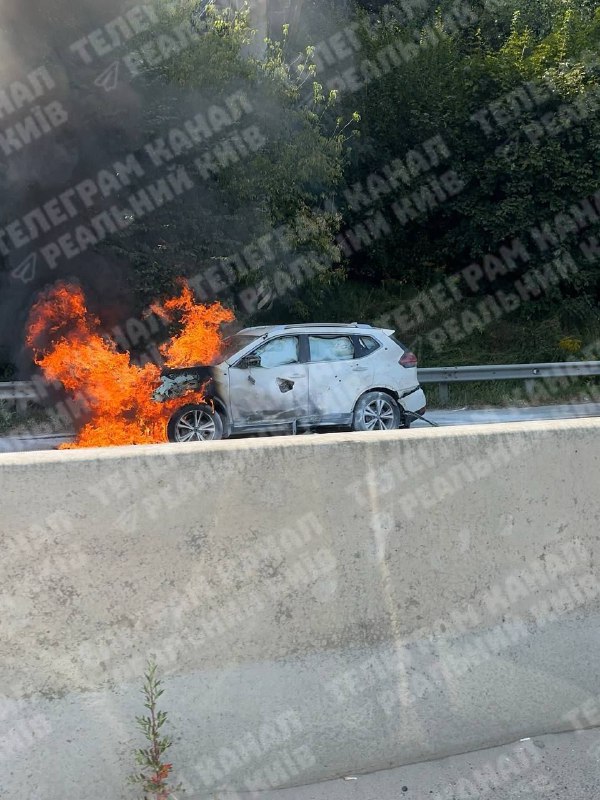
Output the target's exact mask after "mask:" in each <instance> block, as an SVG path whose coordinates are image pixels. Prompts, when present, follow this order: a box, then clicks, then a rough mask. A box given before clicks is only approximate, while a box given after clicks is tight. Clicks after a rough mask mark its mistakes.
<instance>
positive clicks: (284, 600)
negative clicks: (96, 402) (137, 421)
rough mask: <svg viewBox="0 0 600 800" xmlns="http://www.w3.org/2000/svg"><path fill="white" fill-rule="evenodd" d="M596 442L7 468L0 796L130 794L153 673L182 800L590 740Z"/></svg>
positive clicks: (520, 432)
mask: <svg viewBox="0 0 600 800" xmlns="http://www.w3.org/2000/svg"><path fill="white" fill-rule="evenodd" d="M599 434H600V422H599V421H592V420H590V421H570V422H552V423H549V422H548V423H547V422H543V423H515V424H505V425H490V426H483V427H469V428H452V429H437V430H430V431H401V432H397V433H392V434H352V435H350V434H348V435H346V434H332V435H324V436H307V437H297V438H295V439H294V438H286V439H272V440H264V441H258V440H246V441H230V442H222V443H216V444H212V445H191V446H171V445H166V446H159V447H139V448H122V449H110V450H102V451H101V450H88V451H70V452H61V453H54V452H46V453H35V454H31V453H21V454H4V455H2V456H0V491H1V504H2V518H1V524H0V528H1V531H2V547H3V557H2V568H1V582H0V592H1V593H2V598H1V601H0V602H1V606H0V607H1V608H2V616H1V618H0V625H1V629H2V630H1V636H0V692H1V693H2V695H3V697H2V700H1V702H0V718H1V719H2V720H3V729H4V735H0V761H2V760H3V759H5V760H7V761H9V762H10V769H7V768H5V767H3V768H2V769H0V795H1V796H8V797H23V798H25V797H32V798H33V797H35V798H38V800H59V798H60V800H63V799H64V798H69V800H71V798H77V799H78V800H106V798H107V797H110V798H111V800H113V798H133V797H138V796H139V793H137V792H135V791H134V790H132V789H131V788H128V787H127V785H126V780H125V779H126V776H127V774H128V773H129V772H131V771H132V769H133V756H132V752H133V749H134V747H138V746H141V745H142V744H143V741H142V740H141V739H140V737H139V735H138V733H137V731H136V728H135V724H134V717H135V715H136V714H140V713H142V712H143V708H142V700H141V695H140V694H139V691H138V689H139V687H140V676H141V673H142V672H143V668H144V664H145V662H146V660H147V659H148V658H149V657H154V658H155V659H156V660H157V662H158V664H159V667H160V670H161V673H162V674H163V676H164V678H165V693H164V695H163V697H162V698H161V704H162V706H163V707H164V708H166V710H167V711H168V712H169V714H170V723H171V726H172V731H173V733H174V739H175V742H174V746H173V749H172V751H171V753H170V760H172V761H173V763H174V765H175V771H176V777H179V778H180V779H182V780H183V783H184V785H185V786H186V788H187V794H186V796H187V797H188V798H190V797H196V796H198V797H200V796H202V797H207V796H208V795H209V794H210V793H211V792H214V791H217V789H219V788H222V787H227V788H229V789H231V790H236V791H237V790H240V791H241V790H248V789H250V790H251V789H261V788H270V787H274V786H289V785H295V784H304V783H308V782H311V781H316V780H321V779H327V778H332V777H336V776H343V775H345V774H356V773H358V772H365V771H371V770H377V769H384V768H387V767H391V766H398V765H401V764H407V763H412V762H416V761H419V760H426V759H431V758H437V757H441V756H445V755H450V754H456V753H460V752H464V751H467V750H473V749H477V748H482V747H489V746H494V745H497V744H501V743H503V742H507V741H512V740H515V739H518V738H520V737H522V736H530V735H535V734H541V733H547V732H553V731H559V730H569V729H572V728H573V727H577V726H580V725H587V724H592V721H591V719H590V713H589V706H588V711H587V712H585V713H583V714H582V713H579V716H577V713H578V712H576V711H575V710H574V709H577V708H578V707H579V706H580V704H582V703H583V702H584V701H585V700H587V699H588V698H589V696H590V694H591V695H595V694H596V693H597V692H598V690H599V688H600V635H599V634H600V615H599V610H600V599H599V598H600V584H599V582H598V578H597V567H598V555H599V552H600V545H599V541H600V539H599V537H600V532H599V525H598V522H599V519H600V493H599V492H598V475H599V469H598V466H599V465H598V460H599V457H600V449H599V447H598V443H599V440H600V437H599ZM594 724H596V723H594Z"/></svg>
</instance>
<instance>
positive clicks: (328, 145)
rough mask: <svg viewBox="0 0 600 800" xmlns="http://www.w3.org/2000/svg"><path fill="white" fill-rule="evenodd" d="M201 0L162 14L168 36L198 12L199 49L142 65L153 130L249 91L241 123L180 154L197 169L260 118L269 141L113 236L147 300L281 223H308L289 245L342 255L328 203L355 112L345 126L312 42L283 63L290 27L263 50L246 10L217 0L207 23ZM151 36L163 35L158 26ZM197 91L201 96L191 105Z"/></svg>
mask: <svg viewBox="0 0 600 800" xmlns="http://www.w3.org/2000/svg"><path fill="white" fill-rule="evenodd" d="M196 5H197V4H196V3H194V2H190V0H179V2H176V3H169V4H165V6H164V10H163V11H162V18H161V19H162V27H163V29H164V32H165V34H168V33H169V31H172V30H173V29H174V28H176V27H177V25H180V24H185V23H189V20H190V19H193V20H195V24H197V25H198V30H199V35H198V37H197V39H196V40H195V42H194V44H193V46H192V47H189V48H187V49H186V50H185V51H184V52H182V53H178V54H176V55H174V56H173V57H172V58H169V59H167V60H166V61H164V62H163V63H161V64H160V65H159V66H157V67H155V68H154V69H152V70H150V71H149V72H147V73H145V75H146V78H145V80H146V82H147V87H148V88H149V89H150V90H151V92H152V93H153V94H154V95H155V98H156V99H155V101H154V102H151V103H150V104H149V105H148V107H147V108H146V111H145V117H146V123H145V127H146V131H147V134H148V138H149V139H150V138H151V136H152V135H156V136H158V135H164V134H165V132H167V131H168V130H169V129H170V128H182V125H183V122H184V120H185V119H187V118H191V117H193V116H194V115H195V114H196V113H198V112H199V111H200V112H205V111H206V109H207V108H208V107H209V106H213V105H216V106H219V107H222V108H227V100H228V98H230V97H231V96H232V95H233V94H235V93H236V92H243V94H244V96H245V97H246V98H247V101H246V104H245V108H244V111H245V116H242V118H241V119H240V120H239V122H238V123H237V125H236V126H235V127H233V126H231V127H226V128H225V129H223V130H222V131H220V132H218V133H217V134H216V135H215V136H214V137H212V138H211V139H210V140H208V141H207V142H206V144H205V145H202V146H199V147H198V148H195V149H194V151H193V152H192V153H190V154H183V155H182V156H181V157H180V158H178V159H177V162H178V163H180V164H183V165H185V166H187V167H188V172H189V174H193V175H196V170H195V167H194V165H193V160H194V158H196V157H198V156H199V155H201V156H202V155H204V154H208V155H210V154H211V152H212V151H213V149H214V148H216V147H218V146H220V145H221V144H222V142H223V140H225V139H226V138H227V137H228V136H230V135H231V134H234V133H238V132H239V130H240V128H241V129H243V128H245V127H247V126H249V125H254V126H256V128H257V129H258V130H259V131H260V136H261V137H263V140H264V143H263V146H261V147H260V148H259V149H257V150H255V151H254V152H249V153H248V154H247V155H246V156H244V157H240V158H239V159H238V160H237V161H236V162H235V163H230V164H228V165H227V166H224V167H223V168H222V169H220V170H219V172H218V173H217V174H214V175H213V176H212V177H211V178H210V179H208V180H203V179H201V178H199V177H197V176H196V178H195V183H196V185H195V187H194V189H192V190H190V191H189V192H186V193H185V194H184V195H182V196H181V197H179V198H176V199H175V200H173V201H171V202H169V203H168V204H167V205H165V206H164V208H162V209H159V210H158V211H157V212H155V213H154V214H153V215H152V220H151V223H148V221H146V220H144V219H142V220H140V221H136V222H134V224H132V225H131V226H130V227H129V228H128V229H127V230H126V231H123V232H122V233H120V234H119V236H118V237H117V238H116V239H115V240H114V241H113V242H112V243H111V244H112V247H113V248H116V249H117V250H116V252H118V251H120V254H121V255H122V256H124V257H126V258H127V259H128V260H129V262H130V263H131V265H132V268H133V270H134V281H133V283H134V286H135V289H136V292H137V296H138V301H139V305H140V307H141V306H142V305H143V304H144V303H145V302H147V301H148V300H149V299H151V297H152V296H156V295H157V294H162V293H165V292H167V291H169V289H170V288H172V285H173V280H174V279H175V278H177V277H179V276H191V275H196V274H198V273H199V272H202V271H203V270H204V269H206V268H208V267H210V266H214V265H215V264H216V263H218V262H219V261H220V260H221V259H224V258H227V257H229V256H231V255H233V254H235V253H236V252H237V251H238V250H240V249H242V248H243V247H245V246H246V245H248V244H249V243H251V242H253V241H254V240H256V239H258V238H260V237H261V236H262V235H264V234H267V233H269V232H270V231H272V230H273V229H274V228H278V227H279V226H281V225H283V224H287V225H290V226H291V228H292V229H294V230H300V229H301V230H302V233H301V234H300V235H299V237H298V240H294V239H292V241H291V242H290V243H289V244H290V248H291V249H294V248H299V249H300V250H310V251H311V252H321V253H322V252H327V253H330V252H332V254H333V258H334V259H335V260H337V259H339V253H338V252H337V251H336V249H335V247H334V245H333V235H334V233H335V231H336V230H337V228H338V227H339V223H340V218H339V216H338V215H336V214H335V213H333V212H332V211H331V210H329V211H327V210H326V208H325V206H326V203H327V200H328V198H330V197H331V196H332V194H333V193H334V192H335V189H336V187H337V185H338V184H339V183H340V181H341V180H342V177H343V166H344V157H345V148H346V145H347V142H348V139H349V138H350V137H351V136H352V132H353V130H354V128H355V127H356V122H357V119H356V117H355V116H354V115H353V114H352V113H351V114H349V115H348V121H347V122H344V121H343V120H342V121H341V122H340V121H339V120H336V118H335V109H334V101H335V97H334V96H328V97H325V96H323V94H322V91H321V87H319V86H318V84H316V82H314V81H313V76H314V67H313V66H312V65H311V55H312V51H311V48H310V47H308V48H306V49H305V51H304V53H303V55H302V57H301V58H299V59H297V60H296V62H295V63H293V64H289V63H288V62H287V61H286V56H285V51H286V49H287V33H288V29H287V27H284V29H283V31H282V38H281V41H275V40H271V39H268V40H267V41H266V42H265V43H264V48H262V45H261V43H260V42H258V41H257V34H256V32H255V31H254V30H253V29H252V25H251V18H250V14H249V11H248V8H247V7H246V8H243V9H242V10H238V11H236V10H234V9H232V8H226V9H217V8H216V7H215V6H213V5H209V6H208V7H207V8H206V12H205V14H204V16H203V17H202V19H198V18H197V17H195V16H194V14H195V8H196ZM200 31H201V33H200ZM151 35H152V38H153V39H154V38H156V31H155V30H153V31H152V32H151ZM261 48H262V49H261ZM313 83H314V86H313V102H312V103H310V104H308V105H307V104H305V103H304V99H303V98H304V91H305V89H306V86H310V85H311V84H313ZM182 92H184V94H182ZM183 97H185V98H186V104H185V105H186V108H187V111H184V109H183V108H182V98H183ZM190 97H193V98H195V100H194V102H192V103H191V104H190V102H189V98H190ZM250 105H251V110H249V106H250ZM338 116H339V115H338ZM301 220H303V221H304V222H305V224H303V225H301V224H300V221H301ZM313 234H314V235H313ZM278 266H279V264H277V263H272V264H267V265H265V269H264V271H265V272H266V273H267V275H268V273H269V271H270V270H275V269H276V268H278ZM239 288H240V285H239V283H234V284H233V285H232V286H231V287H230V290H231V291H230V296H231V298H232V300H233V299H234V298H235V292H236V290H237V289H239Z"/></svg>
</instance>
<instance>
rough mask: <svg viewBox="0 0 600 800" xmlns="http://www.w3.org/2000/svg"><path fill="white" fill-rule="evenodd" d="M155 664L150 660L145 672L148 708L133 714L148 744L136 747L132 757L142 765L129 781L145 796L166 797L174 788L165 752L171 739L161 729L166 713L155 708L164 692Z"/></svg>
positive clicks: (144, 689) (160, 799) (145, 694)
mask: <svg viewBox="0 0 600 800" xmlns="http://www.w3.org/2000/svg"><path fill="white" fill-rule="evenodd" d="M156 669H157V667H156V664H153V663H149V664H148V667H147V670H146V673H145V675H144V686H143V688H142V694H143V695H144V707H145V708H146V709H148V714H147V715H146V716H139V717H136V723H137V725H138V727H139V728H140V730H141V731H142V733H143V734H144V737H145V738H146V741H147V742H148V745H147V747H143V748H140V749H139V750H136V753H135V760H136V763H137V764H138V766H139V767H141V769H140V770H139V771H136V773H135V774H134V775H132V776H131V779H130V781H131V783H136V784H139V785H140V786H141V787H142V791H143V792H144V800H147V798H148V800H149V798H154V800H167V798H168V797H169V795H170V794H171V792H173V791H174V790H175V788H174V787H171V786H170V785H169V775H170V773H171V771H172V769H173V765H172V764H168V763H167V762H166V761H165V759H164V756H165V753H166V752H167V750H168V749H169V748H170V747H171V744H172V741H171V739H170V737H169V736H165V735H164V734H163V733H162V731H161V729H162V728H163V727H164V725H165V723H166V722H167V713H166V712H165V711H159V710H158V709H157V702H158V700H159V698H160V697H161V696H162V694H163V689H162V688H161V686H162V681H161V680H159V679H158V678H157V677H156Z"/></svg>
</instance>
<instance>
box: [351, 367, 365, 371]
mask: <svg viewBox="0 0 600 800" xmlns="http://www.w3.org/2000/svg"><path fill="white" fill-rule="evenodd" d="M367 370H368V367H352V372H367Z"/></svg>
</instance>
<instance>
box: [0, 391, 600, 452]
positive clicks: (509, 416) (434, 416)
mask: <svg viewBox="0 0 600 800" xmlns="http://www.w3.org/2000/svg"><path fill="white" fill-rule="evenodd" d="M584 417H600V403H585V404H580V405H562V406H558V405H556V406H538V407H527V408H498V409H477V410H473V409H466V408H459V409H452V410H448V411H430V412H428V413H427V414H426V418H427V419H428V420H431V422H435V423H436V424H437V425H439V426H441V427H451V426H454V425H489V424H492V423H495V422H527V421H529V420H547V419H580V418H584ZM413 427H414V428H427V427H429V426H428V425H427V423H426V422H422V421H417V422H415V423H413ZM69 438H70V437H68V436H67V435H66V434H63V435H60V434H54V435H52V436H16V437H5V438H0V453H15V452H20V451H23V452H31V451H36V450H54V449H55V448H57V447H58V445H59V444H61V443H62V442H65V441H68V439H69Z"/></svg>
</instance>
